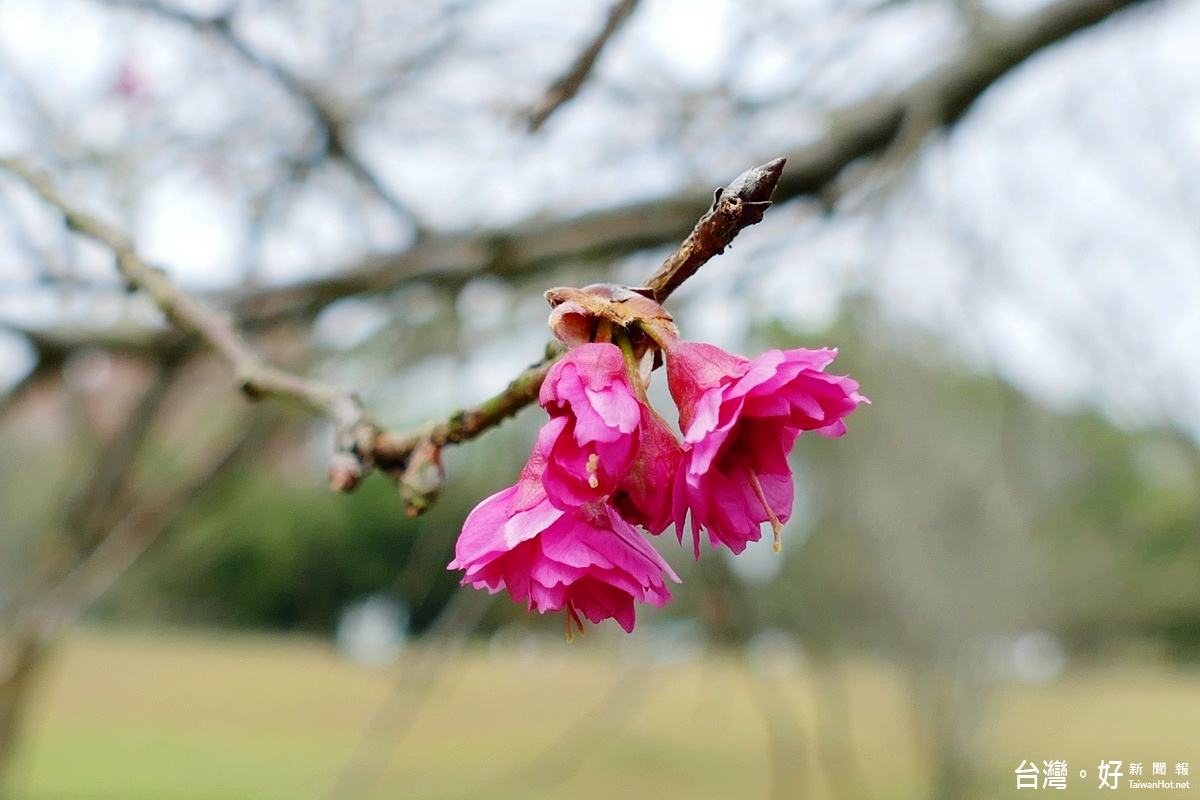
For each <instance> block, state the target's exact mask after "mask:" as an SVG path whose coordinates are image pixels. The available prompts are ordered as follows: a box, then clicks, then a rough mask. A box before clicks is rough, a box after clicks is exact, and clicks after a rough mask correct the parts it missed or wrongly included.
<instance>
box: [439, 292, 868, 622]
mask: <svg viewBox="0 0 1200 800" xmlns="http://www.w3.org/2000/svg"><path fill="white" fill-rule="evenodd" d="M646 294H649V293H648V292H647V293H646ZM546 295H547V298H548V299H549V300H550V303H551V306H552V307H553V311H552V313H551V316H550V326H551V328H552V329H553V331H554V333H555V335H556V336H557V337H558V338H559V339H560V340H562V342H563V343H564V344H566V345H567V346H568V347H569V348H570V349H569V350H568V351H567V353H566V355H564V356H563V357H562V359H560V360H559V361H558V362H557V363H555V364H554V366H553V367H551V369H550V371H549V373H548V374H547V376H546V379H545V381H544V382H543V384H542V387H541V392H540V395H539V398H538V399H539V403H540V404H541V406H542V407H543V408H544V409H546V411H547V412H548V414H549V419H548V420H547V422H546V424H545V425H544V426H543V427H542V430H541V432H540V434H539V435H538V440H537V444H536V445H535V446H534V448H533V452H532V453H531V454H530V457H529V461H528V463H527V464H526V465H525V468H524V470H523V471H522V473H521V477H520V479H519V480H518V481H517V484H516V485H515V486H511V487H509V488H507V489H504V490H503V491H501V492H498V493H496V494H494V495H492V496H491V497H489V498H487V499H486V500H484V501H483V502H482V503H480V504H479V505H478V506H476V508H475V510H474V511H472V512H471V514H470V515H469V516H468V517H467V520H466V523H465V524H464V526H463V530H462V534H461V535H460V536H459V539H458V543H457V545H456V547H455V557H454V560H453V561H451V562H450V565H449V566H450V569H461V570H464V576H463V579H462V582H463V584H470V585H472V586H475V587H476V588H486V589H488V591H490V592H492V593H495V592H499V591H500V590H502V589H506V590H508V593H509V594H510V595H511V597H512V599H513V600H514V601H517V602H522V601H523V602H525V604H526V605H527V607H528V608H529V609H530V610H531V611H532V610H537V611H539V612H542V613H545V612H547V611H559V610H562V611H565V613H566V630H567V638H568V639H571V638H573V637H574V635H575V633H576V632H579V633H582V632H583V630H584V628H583V620H582V618H586V619H588V620H590V621H592V622H593V623H598V622H600V621H602V620H605V619H609V618H612V619H615V620H616V621H617V622H618V624H620V625H621V627H622V628H624V629H625V630H626V631H632V630H633V627H634V623H635V604H636V603H639V602H641V603H649V604H650V605H653V606H658V607H662V606H663V605H664V604H665V603H666V602H667V601H669V600H670V599H671V593H670V591H669V590H668V589H667V585H666V584H667V581H668V580H671V581H676V582H678V580H679V578H678V577H677V576H676V575H675V573H674V571H672V569H671V568H670V566H669V565H668V564H667V563H666V561H664V560H663V558H662V557H661V556H660V555H659V554H658V552H657V551H656V550H655V549H654V548H653V547H651V546H650V544H649V543H648V541H647V540H646V539H645V537H644V536H643V535H642V534H641V532H639V530H638V528H639V527H640V528H641V529H642V530H644V531H645V532H646V533H649V534H651V535H658V534H660V533H662V532H663V531H664V530H666V529H668V528H669V527H671V526H672V525H673V526H674V528H675V531H676V535H677V536H678V538H679V540H680V542H682V541H683V535H684V531H685V529H686V528H687V527H688V525H689V522H690V530H691V535H692V545H693V552H694V555H695V557H696V558H697V559H698V558H699V557H700V540H701V534H702V533H706V534H707V537H708V540H709V543H710V545H711V546H712V547H713V548H714V549H715V548H717V547H719V546H721V545H724V546H726V547H728V548H729V549H730V550H731V551H732V552H733V553H740V552H742V551H743V550H744V549H745V548H746V545H747V544H748V543H749V542H753V541H757V540H758V539H760V538H761V537H762V525H763V523H770V525H771V527H772V530H773V532H774V536H775V548H776V550H778V549H779V548H780V541H779V534H780V530H781V528H782V527H783V524H784V523H785V522H787V520H788V518H789V517H790V516H791V512H792V501H793V496H794V492H793V485H792V472H791V468H790V466H789V465H788V461H787V456H788V454H789V453H790V452H791V449H792V446H793V445H794V444H795V441H796V439H797V438H798V437H799V435H800V434H801V433H802V432H803V431H815V432H817V433H819V434H822V435H824V436H841V435H843V434H844V433H845V432H846V425H845V422H844V419H845V417H847V416H849V415H850V414H851V413H852V412H853V411H854V410H855V408H857V407H858V405H859V404H860V403H865V402H869V401H868V400H867V399H866V398H865V397H864V396H863V395H861V394H859V392H858V384H857V383H856V382H855V381H854V380H852V379H850V378H849V377H846V376H839V375H830V374H827V373H826V372H825V371H824V370H825V367H827V366H828V365H829V364H830V363H831V362H832V361H833V359H834V357H835V355H836V353H835V351H833V350H804V349H796V350H771V351H768V352H767V353H764V354H763V355H761V356H759V357H758V358H756V359H753V360H750V359H746V358H743V357H741V356H737V355H734V354H732V353H728V352H726V351H724V350H722V349H720V348H718V347H715V346H713V345H709V344H700V343H695V342H688V341H686V340H684V339H681V338H680V337H679V334H678V330H677V329H676V327H675V325H674V323H673V322H672V320H671V317H670V315H669V314H667V312H666V311H665V310H664V309H663V308H662V306H660V305H659V304H658V303H657V302H656V301H655V300H653V299H651V298H650V297H647V296H645V294H641V293H639V292H638V291H636V290H633V289H629V288H628V287H623V286H612V285H608V284H597V285H594V286H589V287H586V288H584V289H568V288H563V289H553V290H551V291H549V292H547V293H546ZM662 361H665V363H666V370H667V383H668V387H669V388H670V391H671V396H672V399H673V400H674V401H675V404H676V406H677V407H678V412H679V429H680V430H681V431H682V439H680V438H679V437H677V436H676V434H675V432H674V431H673V430H672V428H671V427H670V426H669V425H668V423H667V422H666V421H665V420H663V418H662V417H661V416H659V414H658V412H657V411H655V410H654V409H653V408H652V407H651V406H650V403H649V400H648V399H647V394H646V390H647V387H648V385H649V381H650V375H651V372H652V371H653V367H654V366H655V365H656V364H657V363H660V362H662Z"/></svg>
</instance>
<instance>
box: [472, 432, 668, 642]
mask: <svg viewBox="0 0 1200 800" xmlns="http://www.w3.org/2000/svg"><path fill="white" fill-rule="evenodd" d="M544 466H545V464H544V462H543V460H542V457H541V455H540V454H539V453H538V452H537V451H536V450H535V451H534V453H533V455H532V456H531V458H530V461H529V464H527V465H526V468H525V471H524V472H523V473H522V476H521V480H520V481H518V483H517V485H516V486H511V487H509V488H507V489H505V490H503V491H501V492H498V493H496V494H494V495H492V496H491V497H489V498H487V499H486V500H484V501H483V502H482V503H480V504H479V505H478V506H476V507H475V510H474V511H472V512H471V514H470V515H469V516H468V517H467V521H466V523H465V524H464V525H463V530H462V534H461V535H460V536H459V538H458V543H457V544H456V546H455V558H454V560H453V561H451V562H450V569H462V570H465V575H464V576H463V580H462V583H463V584H464V585H466V584H471V585H472V586H474V587H476V588H484V587H486V588H487V589H488V591H489V592H491V593H492V594H495V593H496V592H498V591H500V590H501V589H507V590H508V593H509V595H511V596H512V599H513V600H514V601H517V602H521V601H525V603H526V605H527V607H528V608H529V609H530V610H531V611H532V610H537V611H538V612H540V613H545V612H547V611H558V610H560V609H565V610H566V614H567V623H566V624H567V637H568V639H570V638H572V637H573V636H574V633H575V631H580V632H582V631H583V624H582V620H581V619H580V615H582V616H583V617H586V618H587V619H589V620H591V621H592V622H593V623H598V622H600V621H602V620H604V619H608V618H609V617H611V618H613V619H615V620H616V621H617V623H618V624H620V625H621V627H622V628H624V629H625V630H626V631H632V630H633V627H634V623H635V606H634V603H635V602H640V603H649V604H650V605H653V606H657V607H662V606H663V605H664V604H665V603H667V602H668V601H669V600H670V599H671V593H670V592H669V591H668V590H667V587H666V583H665V581H664V575H665V576H668V577H670V578H671V580H674V581H676V582H678V581H679V578H678V577H677V576H676V575H675V573H674V572H673V571H672V570H671V568H670V567H669V566H668V565H667V563H666V562H665V561H663V559H662V557H661V556H659V555H658V553H657V552H656V551H655V550H654V548H653V547H651V546H650V545H649V543H647V542H646V540H645V539H644V538H643V537H642V535H641V534H640V533H639V532H638V531H637V529H635V528H634V527H633V526H632V525H630V524H629V523H628V522H626V521H625V520H624V519H622V518H621V515H620V514H619V513H618V512H617V510H616V509H615V508H613V507H612V506H611V505H609V504H607V503H604V502H592V503H587V504H585V505H581V506H577V507H572V508H566V509H564V508H560V507H558V506H556V505H555V504H553V503H551V502H550V500H549V498H548V497H547V495H546V491H545V488H544V487H543V485H542V480H541V477H542V476H541V472H542V469H543V468H544Z"/></svg>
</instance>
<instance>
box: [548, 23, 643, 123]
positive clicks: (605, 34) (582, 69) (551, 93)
mask: <svg viewBox="0 0 1200 800" xmlns="http://www.w3.org/2000/svg"><path fill="white" fill-rule="evenodd" d="M637 4H638V0H618V2H617V4H616V5H614V6H613V7H612V10H611V11H609V12H608V19H607V20H606V21H605V23H604V27H603V28H601V29H600V32H599V33H597V34H596V36H595V38H593V39H592V41H591V42H589V43H588V46H587V47H585V48H584V50H583V52H581V53H580V54H579V56H578V58H576V59H575V63H573V64H572V65H571V66H570V68H569V69H567V71H566V72H565V73H563V75H562V77H560V78H559V79H558V80H557V81H555V82H554V83H553V84H552V85H551V86H550V88H549V89H547V90H546V94H544V95H543V96H542V99H541V100H539V101H538V103H537V105H535V106H534V107H533V109H532V110H531V111H530V112H529V132H530V133H536V132H537V131H538V130H539V129H540V128H541V127H542V125H544V124H546V120H548V119H550V115H552V114H553V113H554V112H555V111H557V110H558V109H559V108H561V107H562V106H563V105H565V104H566V103H568V102H570V101H571V100H572V99H573V98H574V97H575V95H577V94H578V93H579V90H580V89H581V88H583V84H584V82H585V81H587V79H588V76H589V75H591V74H592V68H593V67H594V66H595V65H596V59H598V58H599V57H600V53H601V51H602V50H604V47H605V45H607V44H608V42H609V40H610V39H612V37H613V35H614V34H615V33H616V32H617V31H618V30H620V28H621V26H622V25H624V24H625V21H626V20H628V19H629V17H630V16H631V15H632V14H633V10H634V9H635V8H637Z"/></svg>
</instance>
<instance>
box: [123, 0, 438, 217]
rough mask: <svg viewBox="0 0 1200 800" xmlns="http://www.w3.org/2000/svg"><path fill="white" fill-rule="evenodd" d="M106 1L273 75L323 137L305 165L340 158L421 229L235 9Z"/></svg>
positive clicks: (321, 103)
mask: <svg viewBox="0 0 1200 800" xmlns="http://www.w3.org/2000/svg"><path fill="white" fill-rule="evenodd" d="M103 1H104V2H105V3H106V4H107V5H109V6H112V7H114V8H122V9H130V10H134V11H141V12H143V13H147V14H153V15H154V16H157V17H159V18H161V19H165V20H169V21H171V22H175V23H178V24H180V25H186V26H188V27H190V28H192V29H194V30H196V31H199V32H201V33H204V34H208V35H210V36H212V37H213V38H215V39H216V40H217V41H219V42H221V43H223V44H224V45H225V46H226V47H227V48H229V49H230V50H231V51H232V52H234V53H236V54H237V55H238V56H239V57H240V58H241V59H242V60H244V61H245V62H246V63H247V64H250V65H251V66H253V67H254V68H255V69H257V70H260V71H261V72H262V73H263V74H265V75H267V76H268V77H270V78H271V79H272V80H273V81H275V82H276V83H277V84H278V85H279V86H280V87H282V88H283V90H284V91H286V92H287V93H288V94H289V95H291V97H292V98H293V99H294V100H296V101H297V102H298V103H300V105H301V106H303V107H304V109H305V110H306V111H307V112H308V114H309V116H311V117H312V120H313V122H314V123H315V124H316V126H317V129H318V131H319V133H320V136H321V138H322V140H323V147H322V148H321V150H320V151H319V152H317V153H315V154H314V155H313V156H312V157H309V158H306V159H304V161H303V166H306V167H311V166H313V165H314V164H315V163H316V162H317V161H319V160H320V159H321V157H322V156H328V157H330V158H332V159H334V160H337V161H341V162H342V163H343V164H344V165H345V166H346V168H347V169H349V170H350V174H351V175H353V176H354V178H355V179H356V180H358V181H360V182H361V183H362V184H364V185H365V186H366V187H367V188H369V189H370V190H371V192H373V193H374V194H375V195H376V196H377V197H378V198H379V199H381V200H383V202H385V203H386V204H387V205H388V206H389V207H390V208H391V209H392V210H393V211H394V212H395V213H396V214H397V215H398V216H400V217H401V218H402V219H403V220H404V221H405V222H406V223H407V224H409V225H411V226H412V228H413V230H414V231H416V232H418V233H419V232H420V230H421V227H420V223H419V221H418V220H417V217H416V215H415V214H414V213H413V212H412V210H411V209H410V208H408V206H406V205H405V204H404V203H403V202H402V201H401V200H400V198H399V197H397V196H396V195H395V194H394V193H393V192H392V191H391V190H389V189H388V188H387V187H386V186H384V185H383V183H382V182H380V180H379V177H378V176H377V175H376V174H375V173H374V172H373V171H372V170H370V169H369V168H368V167H367V166H366V164H364V163H363V161H362V159H360V158H359V157H358V156H357V155H356V154H355V153H354V151H353V149H352V148H350V147H349V146H348V144H347V139H348V136H347V133H348V131H347V126H346V121H345V119H344V118H343V117H342V115H339V114H338V113H337V111H336V110H335V108H336V107H335V106H334V105H333V104H331V103H330V102H329V101H328V99H327V98H326V97H324V96H322V94H321V93H319V92H316V91H313V89H311V88H309V87H308V86H305V85H304V83H303V82H302V81H301V80H300V79H299V78H297V77H296V76H295V75H293V74H292V73H291V72H289V71H288V70H286V69H284V68H283V67H282V66H281V65H279V64H277V63H276V62H274V61H272V60H270V59H269V58H267V57H266V56H264V55H262V54H261V53H259V52H257V51H256V50H254V49H253V48H252V47H250V45H248V44H247V43H246V42H245V41H244V40H243V39H242V38H241V37H240V36H238V35H237V34H236V33H235V32H234V30H233V27H232V24H231V23H232V16H233V12H232V11H229V12H226V13H225V14H222V15H220V16H216V17H199V16H195V15H193V14H190V13H188V12H186V11H182V10H180V9H178V8H171V7H168V6H165V5H163V4H161V3H159V2H157V1H156V0H103Z"/></svg>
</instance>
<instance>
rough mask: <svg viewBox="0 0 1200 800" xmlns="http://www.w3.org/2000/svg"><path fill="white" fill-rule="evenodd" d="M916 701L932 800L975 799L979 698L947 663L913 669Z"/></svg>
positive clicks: (962, 677) (945, 661)
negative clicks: (974, 709)
mask: <svg viewBox="0 0 1200 800" xmlns="http://www.w3.org/2000/svg"><path fill="white" fill-rule="evenodd" d="M913 687H914V688H913V700H914V702H915V704H916V715H917V720H918V730H919V733H920V734H921V741H923V742H924V744H925V747H926V754H927V758H928V759H929V765H930V775H931V779H932V781H933V785H932V786H931V787H930V797H931V798H933V800H963V798H970V797H975V796H976V795H975V794H974V790H975V788H976V783H977V781H976V778H977V775H976V769H975V759H974V753H973V751H972V746H971V744H972V743H971V740H972V734H973V730H972V729H973V727H974V714H973V713H972V711H971V707H972V706H973V705H974V704H975V702H978V700H979V698H978V697H976V696H973V695H975V694H977V693H975V692H971V691H970V686H969V684H968V683H967V682H966V681H965V680H964V676H963V675H962V674H961V671H960V670H959V669H957V668H956V667H955V665H954V664H953V663H947V660H946V659H938V663H936V664H934V665H929V664H923V665H917V666H914V667H913Z"/></svg>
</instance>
